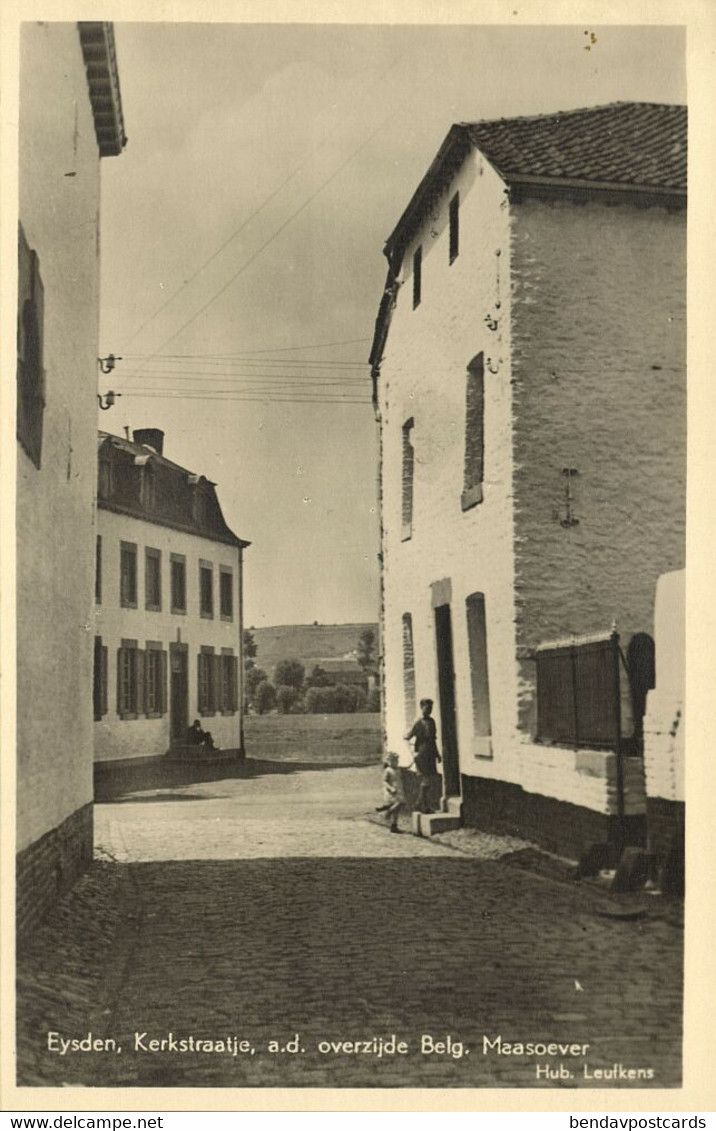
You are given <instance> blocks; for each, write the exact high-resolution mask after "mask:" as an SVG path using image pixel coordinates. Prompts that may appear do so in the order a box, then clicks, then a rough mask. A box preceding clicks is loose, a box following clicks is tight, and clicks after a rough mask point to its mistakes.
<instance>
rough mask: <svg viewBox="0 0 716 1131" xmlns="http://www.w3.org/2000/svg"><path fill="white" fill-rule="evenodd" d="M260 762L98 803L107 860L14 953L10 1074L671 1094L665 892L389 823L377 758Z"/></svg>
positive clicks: (138, 1082) (676, 978)
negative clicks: (630, 904) (549, 871)
mask: <svg viewBox="0 0 716 1131" xmlns="http://www.w3.org/2000/svg"><path fill="white" fill-rule="evenodd" d="M248 767H249V772H248V773H247V774H244V775H242V776H241V777H238V776H230V773H231V772H230V771H227V772H226V774H225V775H223V776H222V775H220V774H219V775H214V780H210V781H206V780H204V781H201V782H191V783H186V784H183V785H169V786H164V787H162V786H159V787H157V788H154V789H146V790H141V791H137V790H135V791H131V792H127V793H124V794H121V795H118V796H116V797H115V798H114V799H113V800H108V801H105V802H103V803H101V804H98V805H97V806H96V810H95V826H96V844H97V857H98V859H97V864H96V866H95V868H94V869H93V871H92V872H91V873H90V874H89V875H88V876H87V877H85V879H84V880H82V881H81V882H80V884H79V885H77V887H76V888H75V890H74V891H73V892H72V893H71V894H70V895H69V896H68V897H66V898H65V899H64V900H63V901H62V902H61V904H60V905H59V907H58V908H57V911H56V913H55V914H54V915H53V917H52V918H51V919H50V920H49V921H48V922H47V923H46V924H45V925H44V926H43V927H42V928H41V929H40V930H39V931H37V932H36V933H35V935H34V936H33V938H32V939H31V940H30V942H29V943H28V944H26V945H25V947H24V949H23V953H22V955H21V958H20V962H19V1018H20V1022H19V1032H18V1054H19V1062H18V1063H19V1075H18V1083H20V1084H29V1085H32V1084H48V1085H58V1084H84V1085H90V1086H92V1085H94V1086H112V1085H117V1086H120V1085H121V1086H145V1087H151V1086H156V1087H161V1086H172V1087H182V1086H186V1087H188V1086H215V1087H252V1086H287V1087H309V1086H334V1087H355V1086H358V1087H360V1086H365V1087H400V1086H412V1087H437V1086H441V1087H482V1086H485V1087H490V1086H493V1087H494V1086H502V1087H505V1086H515V1087H534V1086H544V1087H554V1086H566V1087H580V1086H581V1087H585V1086H586V1087H589V1086H591V1087H611V1086H621V1087H648V1086H656V1087H665V1086H676V1085H678V1083H679V1081H680V1015H681V932H680V929H679V927H678V925H677V923H676V921H675V920H674V916H673V915H672V914H670V913H669V908H668V907H666V908H665V907H664V905H662V904H661V902H660V901H658V900H657V901H653V906H651V905H650V906H648V907H647V908H646V910H644V908H643V902H644V901H643V900H642V901H641V902H640V904H639V906H638V907H637V908H636V909H634V908H632V912H628V911H625V908H624V907H623V906H622V905H618V904H616V903H615V901H614V900H613V899H611V898H610V897H609V896H608V895H607V894H606V893H603V892H601V891H597V890H595V889H594V888H592V887H589V886H588V885H586V886H585V885H581V884H571V883H565V882H557V881H554V880H551V879H547V878H545V877H544V876H541V875H536V874H533V873H531V872H529V871H525V870H523V869H521V868H516V867H509V866H508V865H507V864H506V863H505V862H502V861H498V860H491V859H487V858H483V859H480V858H479V856H469V855H466V854H465V853H464V852H461V851H459V850H458V849H457V848H456V847H451V846H449V845H446V844H437V843H432V842H428V841H425V840H420V839H417V838H415V837H413V836H411V835H408V834H404V835H402V836H391V835H390V834H389V832H388V830H387V828H385V827H384V826H381V824H380V823H379V821H378V820H376V819H375V814H374V806H375V805H376V804H377V803H378V801H377V800H376V799H377V798H379V793H380V789H379V785H380V770H379V768H378V767H374V766H369V767H335V768H332V767H325V768H321V769H318V768H310V767H308V768H307V767H306V765H304V764H301V763H300V762H292V763H279V762H276V763H268V762H266V763H261V762H256V763H253V764H251V763H249V764H248ZM369 816H370V817H371V818H372V819H368V817H369ZM489 839H490V838H486V840H489ZM489 847H490V846H489V845H488V846H487V848H488V849H489ZM493 847H494V846H493ZM488 855H489V852H488V851H486V852H485V856H488ZM671 910H673V909H671ZM49 1033H54V1034H57V1036H56V1037H48V1034H49ZM89 1033H91V1034H92V1037H91V1041H93V1042H98V1043H97V1044H95V1045H94V1046H93V1050H92V1051H82V1050H77V1051H73V1050H72V1049H71V1047H70V1046H67V1048H65V1046H64V1045H63V1044H62V1042H63V1041H68V1040H73V1039H75V1040H82V1039H85V1040H86V1038H87V1035H88V1034H89ZM498 1037H501V1040H502V1044H501V1045H500V1042H499V1041H498ZM374 1038H375V1040H374ZM485 1038H487V1039H488V1041H489V1042H490V1044H489V1045H485ZM162 1040H163V1041H164V1046H163V1047H162V1046H161V1044H160V1045H155V1046H151V1045H150V1042H151V1041H159V1042H161V1041H162ZM198 1041H205V1042H213V1045H207V1046H205V1047H204V1048H200V1049H199V1050H197V1049H196V1043H197V1042H198ZM381 1041H382V1042H383V1046H382V1050H381ZM181 1042H186V1044H182V1043H181ZM219 1042H224V1043H225V1044H224V1046H222V1045H220V1044H219ZM241 1042H246V1043H245V1045H244V1044H241ZM271 1042H275V1043H274V1044H271ZM347 1042H360V1044H359V1045H358V1046H357V1047H354V1046H353V1045H350V1044H347ZM386 1042H389V1043H388V1044H387V1045H386ZM399 1042H404V1045H400V1044H399ZM508 1042H511V1043H512V1044H513V1047H514V1045H515V1044H517V1043H522V1044H527V1043H531V1044H533V1045H534V1044H540V1043H549V1042H556V1043H557V1044H561V1045H563V1046H572V1048H570V1049H561V1050H560V1049H557V1050H556V1051H555V1050H533V1051H530V1050H528V1049H525V1050H524V1052H523V1054H522V1055H520V1053H519V1052H516V1053H514V1054H513V1053H511V1052H510V1051H509V1049H510V1046H509V1045H508ZM191 1044H193V1045H194V1049H193V1050H192V1049H191V1048H190V1047H189V1046H190V1045H191ZM49 1045H52V1046H53V1047H52V1048H50V1047H48V1046H49ZM100 1045H102V1048H101V1049H100V1047H99V1046H100ZM577 1045H588V1046H589V1047H588V1049H586V1051H585V1050H580V1051H579V1053H578V1054H575V1053H574V1046H577ZM403 1048H404V1049H405V1050H406V1051H399V1050H402V1049H403ZM120 1049H121V1051H120ZM393 1050H395V1051H393ZM381 1051H382V1055H381ZM582 1052H584V1055H582ZM615 1066H616V1068H615ZM619 1066H621V1069H620V1068H619ZM629 1069H645V1070H649V1069H651V1070H652V1073H651V1075H650V1076H649V1075H648V1072H647V1076H648V1078H644V1076H643V1075H642V1076H639V1077H632V1078H631V1079H630V1078H629V1077H628V1076H627V1077H626V1078H625V1077H624V1076H623V1075H620V1073H623V1072H625V1071H628V1070H629ZM600 1071H601V1072H602V1073H603V1072H605V1071H606V1072H607V1073H609V1074H610V1075H606V1076H601V1077H600V1076H599V1072H600ZM548 1073H552V1075H548ZM595 1074H596V1075H595ZM611 1074H615V1075H616V1079H614V1078H612V1076H611Z"/></svg>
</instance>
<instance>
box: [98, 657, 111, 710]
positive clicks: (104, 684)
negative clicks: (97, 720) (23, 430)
mask: <svg viewBox="0 0 716 1131" xmlns="http://www.w3.org/2000/svg"><path fill="white" fill-rule="evenodd" d="M108 654H109V653H108V649H107V645H106V644H104V645H103V646H102V652H101V656H100V665H101V676H100V678H101V685H100V687H101V698H100V711H101V713H102V714H103V715H106V714H107V711H108V709H109V708H108V706H107V692H108V684H109V678H108Z"/></svg>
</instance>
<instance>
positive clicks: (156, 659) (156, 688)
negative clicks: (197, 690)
mask: <svg viewBox="0 0 716 1131" xmlns="http://www.w3.org/2000/svg"><path fill="white" fill-rule="evenodd" d="M144 711H145V714H146V715H147V716H148V717H150V718H159V717H160V716H161V715H165V714H166V712H167V653H166V652H165V651H164V650H163V649H162V646H161V644H160V643H159V641H156V640H148V641H147V649H146V653H145V657H144Z"/></svg>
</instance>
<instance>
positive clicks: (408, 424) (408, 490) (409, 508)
mask: <svg viewBox="0 0 716 1131" xmlns="http://www.w3.org/2000/svg"><path fill="white" fill-rule="evenodd" d="M414 427H415V421H414V419H413V417H412V416H411V417H410V419H409V420H406V421H405V424H404V425H403V458H402V478H403V483H402V487H403V493H402V519H403V526H402V539H403V541H406V540H407V539H408V538H410V537H411V535H412V532H413V476H414V472H415V450H414V448H413V429H414Z"/></svg>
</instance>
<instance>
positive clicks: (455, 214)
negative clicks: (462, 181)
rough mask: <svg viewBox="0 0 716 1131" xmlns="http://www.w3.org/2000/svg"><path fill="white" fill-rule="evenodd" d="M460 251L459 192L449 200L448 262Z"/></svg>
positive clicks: (455, 257)
mask: <svg viewBox="0 0 716 1131" xmlns="http://www.w3.org/2000/svg"><path fill="white" fill-rule="evenodd" d="M459 252H460V193H459V192H456V193H455V195H454V197H453V198H452V200H451V201H450V262H451V263H454V261H455V260H456V259H457V257H458V255H459Z"/></svg>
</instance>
